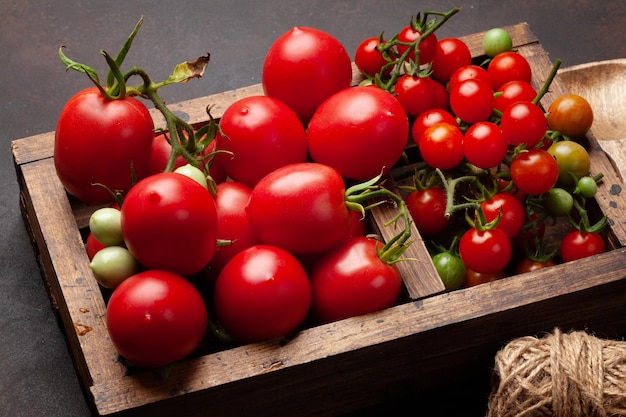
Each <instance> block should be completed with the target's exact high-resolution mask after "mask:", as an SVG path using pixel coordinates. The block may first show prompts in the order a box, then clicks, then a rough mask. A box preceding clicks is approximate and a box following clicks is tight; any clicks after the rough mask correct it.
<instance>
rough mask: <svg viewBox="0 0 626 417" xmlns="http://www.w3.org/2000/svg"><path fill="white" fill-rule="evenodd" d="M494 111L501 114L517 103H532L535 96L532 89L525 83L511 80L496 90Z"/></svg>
mask: <svg viewBox="0 0 626 417" xmlns="http://www.w3.org/2000/svg"><path fill="white" fill-rule="evenodd" d="M496 92H497V93H500V94H498V95H497V97H496V103H495V106H496V109H498V110H500V111H501V112H503V111H504V110H506V109H507V107H509V106H510V105H511V104H513V103H516V102H518V101H529V102H530V101H533V100H534V99H535V97H536V96H537V92H536V91H535V89H534V87H533V86H532V85H530V84H529V83H527V82H526V81H519V80H513V81H509V82H507V83H505V84H503V85H502V86H501V87H500V88H498V89H497V91H496Z"/></svg>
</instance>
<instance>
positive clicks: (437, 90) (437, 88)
mask: <svg viewBox="0 0 626 417" xmlns="http://www.w3.org/2000/svg"><path fill="white" fill-rule="evenodd" d="M432 80H433V81H435V82H434V83H433V85H432V87H433V92H434V95H435V100H434V102H433V108H435V109H443V110H448V109H449V107H450V95H449V94H448V89H447V88H446V86H445V85H443V84H442V83H440V82H439V81H437V80H435V79H434V78H432Z"/></svg>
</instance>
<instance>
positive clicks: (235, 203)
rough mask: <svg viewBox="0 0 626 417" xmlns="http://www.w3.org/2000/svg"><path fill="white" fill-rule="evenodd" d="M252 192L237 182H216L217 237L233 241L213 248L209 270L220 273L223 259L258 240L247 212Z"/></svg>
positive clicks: (230, 256) (254, 243) (224, 261)
mask: <svg viewBox="0 0 626 417" xmlns="http://www.w3.org/2000/svg"><path fill="white" fill-rule="evenodd" d="M251 194H252V189H251V188H250V187H248V186H247V185H244V184H242V183H239V182H235V181H226V182H223V183H220V184H218V185H217V189H216V192H215V206H216V209H217V238H218V239H222V240H231V241H232V243H230V244H228V245H226V246H218V247H217V248H216V249H215V254H213V258H212V259H211V269H212V270H213V271H215V272H219V271H220V270H221V269H222V268H223V267H224V265H225V264H226V262H228V261H229V260H230V259H231V258H232V257H233V256H235V255H236V254H237V253H239V252H241V251H242V250H243V249H245V248H248V247H250V246H253V245H256V244H257V243H259V242H258V240H257V239H256V237H255V236H254V233H253V232H252V228H251V227H250V222H249V221H248V215H247V214H246V206H247V205H248V201H249V200H250V195H251Z"/></svg>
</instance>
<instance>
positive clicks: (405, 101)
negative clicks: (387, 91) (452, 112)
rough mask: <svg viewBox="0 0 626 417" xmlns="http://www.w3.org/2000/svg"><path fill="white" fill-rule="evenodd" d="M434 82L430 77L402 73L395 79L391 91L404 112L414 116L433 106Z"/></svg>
mask: <svg viewBox="0 0 626 417" xmlns="http://www.w3.org/2000/svg"><path fill="white" fill-rule="evenodd" d="M435 82H436V81H433V80H432V79H431V78H430V77H417V76H411V75H403V76H401V77H400V78H399V79H398V81H396V84H395V85H394V88H393V92H394V94H395V96H396V99H398V101H399V102H400V104H402V107H404V110H405V111H406V113H407V114H408V115H409V116H412V117H415V116H418V115H419V114H421V113H423V112H425V111H426V110H428V109H430V108H432V107H433V106H434V104H435V90H434V87H433V84H434V83H435Z"/></svg>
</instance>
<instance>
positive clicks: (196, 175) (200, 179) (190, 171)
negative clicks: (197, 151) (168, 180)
mask: <svg viewBox="0 0 626 417" xmlns="http://www.w3.org/2000/svg"><path fill="white" fill-rule="evenodd" d="M174 172H177V173H179V174H183V175H186V176H188V177H189V178H191V179H192V180H195V181H196V182H197V183H198V184H200V185H201V186H203V187H204V188H206V189H207V190H208V189H209V183H208V180H207V178H206V175H204V172H202V170H201V169H200V168H196V167H195V166H193V165H191V164H186V165H183V166H181V167H178V168H176V169H175V170H174Z"/></svg>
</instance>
